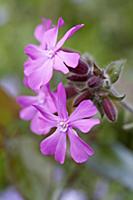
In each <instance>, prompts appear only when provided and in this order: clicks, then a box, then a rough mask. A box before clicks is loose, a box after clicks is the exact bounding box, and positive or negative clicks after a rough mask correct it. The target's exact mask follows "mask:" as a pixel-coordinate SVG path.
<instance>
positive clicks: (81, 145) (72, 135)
mask: <svg viewBox="0 0 133 200" xmlns="http://www.w3.org/2000/svg"><path fill="white" fill-rule="evenodd" d="M68 137H69V139H70V154H71V157H72V159H73V160H74V161H75V162H77V163H83V162H86V161H87V160H88V158H89V157H90V156H92V155H93V154H94V151H93V149H92V148H91V147H90V146H89V145H88V144H87V143H85V142H84V141H83V140H82V139H81V138H80V137H79V136H78V135H77V133H76V132H75V131H74V130H73V129H69V131H68Z"/></svg>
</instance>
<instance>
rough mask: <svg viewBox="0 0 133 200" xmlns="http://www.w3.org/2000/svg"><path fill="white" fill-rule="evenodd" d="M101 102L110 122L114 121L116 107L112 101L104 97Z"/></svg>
mask: <svg viewBox="0 0 133 200" xmlns="http://www.w3.org/2000/svg"><path fill="white" fill-rule="evenodd" d="M102 104H103V109H104V112H105V114H106V116H107V118H108V119H109V120H111V121H112V122H114V121H116V119H117V113H116V108H115V106H114V105H113V103H112V101H111V100H110V99H109V98H104V99H103V103H102Z"/></svg>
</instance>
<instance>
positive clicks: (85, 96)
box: [73, 90, 92, 107]
mask: <svg viewBox="0 0 133 200" xmlns="http://www.w3.org/2000/svg"><path fill="white" fill-rule="evenodd" d="M91 97H92V94H91V93H90V92H89V91H88V90H87V91H85V92H83V93H82V94H80V95H78V96H77V97H76V98H75V100H74V103H73V105H74V106H75V107H76V106H78V105H79V104H80V103H81V102H82V101H83V100H86V99H91Z"/></svg>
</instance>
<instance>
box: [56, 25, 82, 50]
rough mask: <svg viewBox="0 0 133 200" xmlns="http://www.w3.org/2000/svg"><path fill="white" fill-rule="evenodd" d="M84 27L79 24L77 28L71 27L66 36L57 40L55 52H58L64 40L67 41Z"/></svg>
mask: <svg viewBox="0 0 133 200" xmlns="http://www.w3.org/2000/svg"><path fill="white" fill-rule="evenodd" d="M83 26H84V24H79V25H77V26H74V27H72V28H71V29H69V30H68V31H67V32H66V34H65V35H64V36H63V37H62V38H61V39H60V40H59V42H58V43H57V45H56V47H55V50H56V51H57V50H59V49H60V48H61V47H62V46H63V44H64V43H65V41H66V40H68V39H69V38H70V37H72V35H73V34H74V33H75V32H76V31H78V30H79V29H80V28H82V27H83Z"/></svg>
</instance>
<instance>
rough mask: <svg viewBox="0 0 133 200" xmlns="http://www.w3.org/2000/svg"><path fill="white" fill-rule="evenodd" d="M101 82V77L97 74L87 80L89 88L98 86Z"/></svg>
mask: <svg viewBox="0 0 133 200" xmlns="http://www.w3.org/2000/svg"><path fill="white" fill-rule="evenodd" d="M101 83H102V79H101V78H100V77H98V76H92V77H90V78H89V80H88V81H87V84H88V86H89V87H91V88H93V87H100V86H101Z"/></svg>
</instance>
